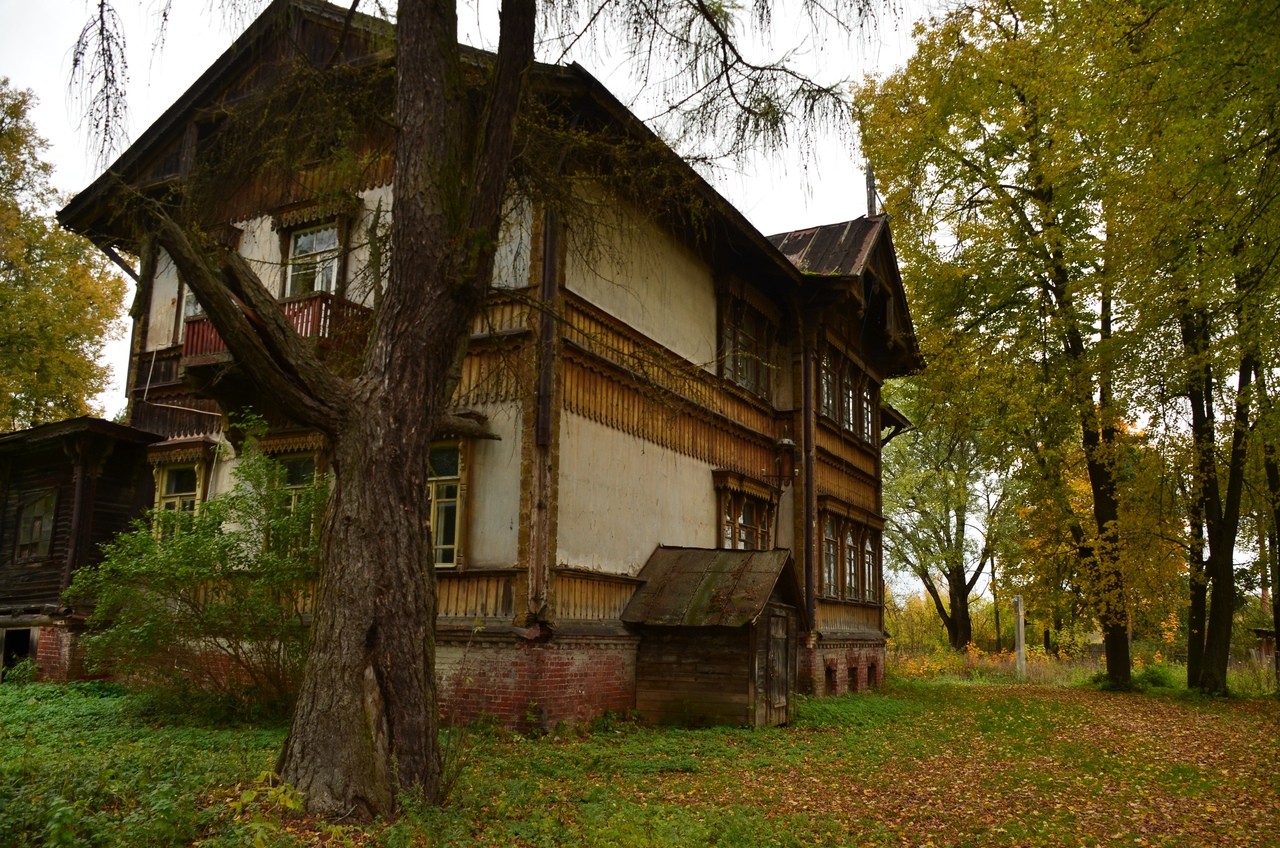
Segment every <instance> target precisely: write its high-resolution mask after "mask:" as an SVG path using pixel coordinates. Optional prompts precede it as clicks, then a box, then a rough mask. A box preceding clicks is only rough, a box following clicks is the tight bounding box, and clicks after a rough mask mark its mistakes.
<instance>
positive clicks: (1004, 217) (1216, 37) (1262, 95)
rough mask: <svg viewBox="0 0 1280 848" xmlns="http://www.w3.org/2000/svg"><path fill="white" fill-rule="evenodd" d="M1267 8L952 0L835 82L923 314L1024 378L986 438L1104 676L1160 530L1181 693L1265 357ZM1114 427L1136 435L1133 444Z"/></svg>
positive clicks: (1222, 575) (1209, 687) (1269, 120)
mask: <svg viewBox="0 0 1280 848" xmlns="http://www.w3.org/2000/svg"><path fill="white" fill-rule="evenodd" d="M1273 11H1274V10H1273V9H1271V8H1270V7H1269V6H1267V5H1266V4H1259V3H1246V4H1243V6H1241V5H1238V4H1223V3H1207V4H1194V5H1187V4H1182V3H1176V2H1162V0H1155V1H1154V2H1146V3H1137V4H1135V3H1121V2H1115V1H1114V0H1065V1H1064V2H1044V0H1020V2H1013V3H994V2H975V3H970V4H966V5H964V6H963V7H961V8H958V9H957V10H956V11H954V12H952V13H950V14H948V15H946V16H944V17H943V18H942V19H940V20H936V21H934V22H932V23H931V25H930V26H929V27H928V28H927V29H926V31H925V32H924V34H923V36H922V38H921V41H920V49H919V52H918V53H917V55H916V57H915V58H914V59H913V60H912V62H911V63H910V64H909V65H908V67H907V69H906V70H905V71H903V72H902V73H901V74H898V75H895V76H894V77H892V78H890V79H888V80H886V81H884V82H883V83H872V84H869V85H868V86H866V87H865V88H864V89H863V90H862V91H861V92H860V94H859V97H860V100H861V101H862V102H864V103H865V106H864V107H863V108H862V109H861V110H860V112H859V116H860V119H861V121H862V131H863V135H864V143H865V145H866V147H867V149H868V152H869V154H870V156H871V158H872V160H873V161H875V162H876V165H877V169H878V171H879V173H880V175H881V177H883V178H885V179H886V180H887V182H888V187H889V190H888V193H887V194H888V205H889V207H890V209H891V210H892V211H894V212H895V213H898V216H899V217H898V223H899V227H898V233H899V236H900V238H899V241H900V243H901V244H902V245H903V252H904V254H905V255H908V256H909V257H910V259H909V260H908V264H914V265H915V270H916V272H917V274H916V279H917V280H918V281H919V284H918V287H917V292H918V293H919V294H920V298H921V300H923V301H925V302H926V303H931V304H934V307H933V308H932V310H929V309H927V310H926V313H927V314H929V313H931V314H932V315H933V316H934V317H935V318H936V319H938V320H941V321H942V322H944V324H946V325H948V326H954V327H956V328H958V329H959V330H962V331H964V332H968V333H975V334H979V335H981V336H982V337H985V338H988V339H990V340H991V341H990V342H989V351H990V352H991V354H992V355H999V356H1003V357H1007V358H1010V359H1012V360H1014V361H1017V362H1020V363H1022V364H1023V365H1024V366H1025V367H1024V368H1023V373H1024V375H1025V376H1026V377H1028V378H1029V379H1027V380H1026V381H1025V382H1022V383H1020V386H1021V387H1022V391H1024V392H1025V393H1026V395H1027V396H1028V397H1033V398H1035V406H1036V409H1037V418H1036V420H1035V421H1034V423H1035V426H1033V427H1028V426H1026V424H1027V423H1029V422H1031V419H1026V420H1024V421H1023V422H1021V423H1018V422H1014V423H1013V424H1012V426H1010V428H1009V435H1010V439H1011V443H1012V444H1017V445H1019V447H1020V450H1021V451H1022V455H1023V456H1024V457H1025V464H1026V466H1027V467H1035V468H1038V469H1039V471H1040V478H1041V479H1040V484H1039V485H1038V486H1037V487H1036V489H1037V498H1036V504H1037V505H1038V506H1037V508H1038V510H1039V511H1040V514H1041V517H1042V519H1044V520H1046V521H1048V520H1049V519H1050V517H1051V516H1052V515H1053V514H1054V513H1056V514H1057V516H1058V517H1059V518H1058V521H1057V522H1055V523H1059V524H1060V525H1061V526H1062V527H1063V529H1065V530H1066V531H1067V533H1068V534H1069V536H1070V538H1071V540H1072V544H1073V545H1074V547H1075V549H1076V554H1077V557H1076V559H1077V567H1076V569H1075V574H1074V577H1073V582H1075V583H1076V584H1077V585H1078V586H1079V587H1080V588H1081V589H1082V590H1083V591H1084V592H1085V593H1086V594H1087V596H1088V597H1089V598H1090V599H1091V601H1092V605H1093V607H1094V609H1095V612H1096V614H1097V616H1098V619H1099V621H1100V622H1101V623H1102V625H1103V629H1104V634H1105V638H1106V642H1107V656H1108V673H1109V675H1110V677H1111V679H1112V682H1113V683H1115V684H1117V685H1123V684H1124V683H1125V681H1126V680H1127V676H1128V673H1127V671H1126V666H1127V656H1126V655H1127V650H1126V647H1125V641H1126V640H1125V635H1126V633H1125V631H1126V629H1128V627H1129V626H1130V625H1131V623H1132V622H1131V620H1130V619H1131V617H1132V616H1133V615H1135V614H1136V613H1137V612H1138V610H1139V609H1140V608H1141V607H1142V604H1140V603H1138V602H1137V601H1136V599H1135V597H1134V593H1135V592H1145V591H1148V590H1150V589H1151V587H1152V586H1153V585H1157V584H1158V585H1163V582H1164V581H1163V579H1162V578H1159V577H1157V579H1155V580H1154V581H1148V582H1147V584H1146V586H1145V587H1140V586H1138V585H1137V584H1135V582H1134V578H1135V575H1136V572H1135V567H1136V566H1137V565H1138V564H1139V563H1142V562H1143V561H1144V560H1155V561H1157V563H1158V564H1157V565H1155V566H1153V567H1152V568H1150V569H1149V571H1150V573H1151V574H1155V575H1161V574H1167V569H1166V568H1165V567H1164V566H1163V563H1164V562H1165V561H1166V557H1165V552H1166V551H1167V550H1168V549H1169V547H1168V545H1166V544H1161V545H1160V546H1159V551H1160V552H1161V553H1160V554H1159V555H1158V556H1155V557H1150V558H1148V557H1144V556H1143V555H1142V551H1143V550H1144V544H1143V542H1142V541H1141V539H1142V538H1160V539H1168V540H1174V541H1175V542H1176V540H1178V539H1183V540H1186V541H1185V544H1186V551H1187V554H1186V559H1187V561H1188V563H1189V566H1190V571H1191V576H1190V605H1191V614H1190V618H1191V626H1190V628H1189V642H1190V644H1189V663H1188V671H1189V682H1190V683H1191V684H1192V685H1196V686H1199V687H1200V688H1203V689H1205V690H1206V691H1211V692H1221V691H1225V688H1226V664H1227V660H1228V658H1229V649H1230V635H1231V617H1232V611H1233V610H1234V609H1235V607H1236V594H1237V593H1236V587H1235V585H1234V584H1235V577H1234V574H1235V568H1234V560H1233V558H1234V555H1235V550H1236V547H1237V542H1238V540H1239V531H1240V521H1241V503H1242V496H1243V491H1244V484H1245V472H1246V457H1247V456H1248V446H1249V442H1250V440H1251V439H1256V438H1260V437H1262V438H1265V437H1266V432H1267V431H1266V430H1265V428H1264V429H1261V430H1260V429H1259V428H1258V423H1259V415H1260V413H1261V411H1262V409H1263V407H1264V406H1265V403H1264V402H1260V400H1265V390H1264V384H1265V383H1266V382H1267V380H1268V378H1269V377H1271V376H1273V374H1272V372H1273V370H1274V369H1275V367H1276V365H1277V362H1278V361H1280V360H1278V359H1277V354H1276V346H1275V341H1274V340H1275V339H1276V338H1277V332H1276V330H1277V327H1276V321H1277V314H1276V310H1275V309H1274V303H1275V297H1276V294H1277V291H1276V286H1277V281H1278V280H1277V270H1276V269H1277V268H1278V267H1280V266H1277V263H1276V262H1275V258H1276V252H1275V251H1276V248H1275V246H1274V245H1275V244H1276V243H1277V242H1276V235H1277V232H1278V221H1277V214H1276V211H1275V210H1276V208H1277V204H1276V203H1275V200H1276V199H1277V197H1278V196H1280V194H1278V192H1277V189H1278V188H1280V179H1278V176H1280V172H1278V169H1277V163H1278V162H1280V156H1277V151H1278V150H1280V146H1278V145H1277V143H1276V138H1277V115H1278V114H1280V109H1278V108H1277V100H1278V98H1277V93H1276V88H1275V86H1274V84H1273V81H1271V79H1270V76H1269V71H1267V70H1264V69H1265V68H1267V67H1268V64H1267V60H1268V58H1269V57H1271V58H1273V57H1275V56H1276V55H1277V51H1278V50H1280V39H1277V34H1276V32H1275V27H1274V26H1273V24H1272V23H1271V18H1272V13H1273ZM1138 421H1150V422H1151V423H1152V425H1153V426H1154V427H1156V428H1158V429H1160V430H1162V432H1158V433H1155V434H1153V435H1152V436H1151V437H1150V438H1147V437H1143V438H1144V439H1145V446H1144V445H1143V444H1140V443H1139V442H1140V441H1141V440H1139V439H1137V438H1135V436H1136V434H1135V433H1134V431H1133V425H1134V423H1135V422H1138ZM1067 425H1069V428H1068V426H1067ZM1069 430H1070V432H1069ZM1181 434H1190V439H1189V440H1184V439H1181V438H1180V435H1181ZM1178 444H1186V445H1188V449H1187V450H1185V451H1182V450H1181V449H1180V448H1179V447H1176V446H1177V445H1178ZM1153 447H1154V448H1155V449H1156V450H1158V451H1161V452H1165V451H1168V452H1167V453H1165V455H1164V457H1163V459H1162V460H1161V461H1159V462H1154V463H1153V462H1151V459H1152V456H1151V451H1152V448H1153ZM1184 457H1185V459H1184ZM1077 463H1078V464H1079V465H1076V464H1077ZM1077 468H1078V469H1079V472H1078V476H1079V478H1080V479H1083V480H1085V481H1087V484H1088V485H1087V489H1085V490H1083V494H1085V495H1087V497H1084V498H1082V497H1079V495H1080V494H1082V491H1081V490H1080V489H1074V488H1073V487H1072V483H1071V481H1072V480H1073V479H1074V478H1075V477H1076V476H1077V470H1076V469H1077ZM1143 469H1146V470H1143ZM1171 471H1173V472H1175V474H1176V475H1178V476H1181V477H1182V478H1183V481H1182V482H1180V483H1178V485H1169V480H1170V472H1171ZM1179 489H1181V491H1183V492H1184V493H1185V494H1184V498H1185V500H1186V502H1187V503H1189V504H1190V507H1189V508H1188V509H1186V510H1184V515H1182V516H1180V517H1179V518H1178V520H1177V521H1176V522H1172V523H1171V521H1170V513H1169V509H1170V508H1171V505H1172V504H1174V503H1175V502H1176V500H1175V499H1174V498H1172V497H1170V493H1171V492H1176V491H1178V490H1179ZM1153 510H1155V511H1154V512H1153ZM1161 510H1163V512H1161ZM1182 523H1185V524H1186V525H1187V526H1188V527H1189V528H1190V530H1191V532H1190V534H1189V535H1190V538H1189V540H1187V534H1185V533H1184V532H1182V531H1181V530H1177V529H1175V528H1174V526H1173V525H1174V524H1182ZM1126 525H1129V526H1126ZM1148 564H1150V563H1148Z"/></svg>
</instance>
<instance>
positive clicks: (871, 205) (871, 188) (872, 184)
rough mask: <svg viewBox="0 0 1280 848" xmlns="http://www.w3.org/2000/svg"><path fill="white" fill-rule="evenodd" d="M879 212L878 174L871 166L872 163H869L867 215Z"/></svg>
mask: <svg viewBox="0 0 1280 848" xmlns="http://www.w3.org/2000/svg"><path fill="white" fill-rule="evenodd" d="M877 214H879V212H878V210H877V209H876V174H875V171H874V170H873V169H872V167H871V163H870V162H868V163H867V217H870V216H872V215H877Z"/></svg>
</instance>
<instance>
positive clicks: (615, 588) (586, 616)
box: [551, 569, 638, 621]
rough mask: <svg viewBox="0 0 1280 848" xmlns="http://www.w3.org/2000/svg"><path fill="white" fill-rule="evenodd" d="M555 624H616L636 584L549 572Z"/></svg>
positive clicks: (573, 573) (636, 582)
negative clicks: (589, 622)
mask: <svg viewBox="0 0 1280 848" xmlns="http://www.w3.org/2000/svg"><path fill="white" fill-rule="evenodd" d="M552 575H553V576H552V584H551V585H552V592H553V602H552V609H553V617H554V619H555V620H556V621H617V620H618V619H619V618H620V617H621V616H622V610H623V609H624V608H625V607H626V606H627V601H629V600H631V596H632V594H634V592H635V589H636V585H637V584H638V581H636V580H634V579H628V578H621V577H610V576H606V575H603V574H587V573H584V572H575V571H570V570H567V569H556V570H555V571H553V572H552Z"/></svg>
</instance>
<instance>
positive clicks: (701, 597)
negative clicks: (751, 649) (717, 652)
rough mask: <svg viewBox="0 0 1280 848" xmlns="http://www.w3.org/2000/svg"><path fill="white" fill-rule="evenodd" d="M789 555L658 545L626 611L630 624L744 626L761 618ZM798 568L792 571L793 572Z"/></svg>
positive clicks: (645, 567) (624, 615)
mask: <svg viewBox="0 0 1280 848" xmlns="http://www.w3.org/2000/svg"><path fill="white" fill-rule="evenodd" d="M790 560H791V551H788V550H783V549H779V550H773V551H723V550H709V549H706V548H668V547H659V548H658V549H657V550H655V551H654V552H653V555H652V556H650V557H649V561H648V562H646V563H645V564H644V568H643V569H641V570H640V575H639V576H640V579H641V580H644V581H645V583H644V585H643V586H641V587H640V588H639V589H637V590H636V593H635V595H633V596H632V597H631V602H630V603H628V604H627V608H626V609H625V610H624V611H623V613H622V620H623V621H625V622H627V623H628V624H657V625H663V626H667V627H740V626H742V625H744V624H746V623H748V622H750V621H752V620H753V619H755V617H756V616H758V615H759V614H760V612H761V611H762V610H763V609H764V607H765V604H766V603H768V602H769V597H770V596H771V595H772V594H773V589H774V586H776V585H777V583H778V578H779V577H781V576H782V574H783V569H784V568H786V565H787V563H788V562H789V561H790ZM792 570H794V569H792Z"/></svg>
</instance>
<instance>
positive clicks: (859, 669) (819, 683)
mask: <svg viewBox="0 0 1280 848" xmlns="http://www.w3.org/2000/svg"><path fill="white" fill-rule="evenodd" d="M797 676H798V677H799V680H797V681H796V688H797V689H798V690H799V691H801V692H806V693H808V694H810V695H817V696H819V697H824V696H828V695H844V694H846V693H849V692H861V691H862V690H864V689H869V688H871V687H874V686H879V685H880V684H882V683H883V682H884V643H877V642H866V641H861V640H859V641H835V640H832V641H825V640H824V641H820V642H818V644H817V645H815V646H814V647H812V648H808V647H803V646H802V647H801V648H800V663H799V673H798V675H797Z"/></svg>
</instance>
